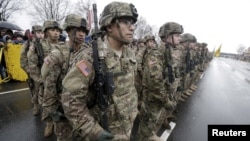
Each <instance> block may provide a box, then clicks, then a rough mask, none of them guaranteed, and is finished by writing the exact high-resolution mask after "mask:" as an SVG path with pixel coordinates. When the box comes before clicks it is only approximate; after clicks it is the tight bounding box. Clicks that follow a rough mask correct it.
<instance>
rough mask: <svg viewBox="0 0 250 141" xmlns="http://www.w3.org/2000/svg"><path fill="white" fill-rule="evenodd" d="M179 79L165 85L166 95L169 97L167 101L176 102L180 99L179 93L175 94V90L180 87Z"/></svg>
mask: <svg viewBox="0 0 250 141" xmlns="http://www.w3.org/2000/svg"><path fill="white" fill-rule="evenodd" d="M180 80H181V79H180V78H176V79H175V81H174V82H173V83H167V87H166V89H167V93H168V95H169V99H170V100H171V101H176V102H178V99H179V97H180V93H177V88H178V86H180Z"/></svg>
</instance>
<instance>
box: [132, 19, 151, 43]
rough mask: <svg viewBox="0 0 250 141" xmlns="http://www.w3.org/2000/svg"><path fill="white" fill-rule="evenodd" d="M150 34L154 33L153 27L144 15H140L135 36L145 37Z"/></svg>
mask: <svg viewBox="0 0 250 141" xmlns="http://www.w3.org/2000/svg"><path fill="white" fill-rule="evenodd" d="M148 34H153V28H152V26H150V25H149V24H148V23H147V21H146V19H145V18H144V17H141V16H140V17H139V18H138V20H137V27H136V29H135V38H138V39H139V38H143V37H144V36H146V35H148Z"/></svg>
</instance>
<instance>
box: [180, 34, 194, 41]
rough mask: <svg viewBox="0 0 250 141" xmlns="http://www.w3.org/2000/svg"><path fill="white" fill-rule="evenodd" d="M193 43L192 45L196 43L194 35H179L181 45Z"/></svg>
mask: <svg viewBox="0 0 250 141" xmlns="http://www.w3.org/2000/svg"><path fill="white" fill-rule="evenodd" d="M187 41H189V42H193V43H196V42H197V39H196V37H195V36H194V35H192V34H190V33H184V34H182V35H181V43H184V42H187Z"/></svg>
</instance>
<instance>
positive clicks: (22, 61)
mask: <svg viewBox="0 0 250 141" xmlns="http://www.w3.org/2000/svg"><path fill="white" fill-rule="evenodd" d="M29 45H30V41H28V42H26V43H25V44H23V47H22V49H21V57H20V65H21V68H22V69H23V70H24V71H25V72H26V73H29V65H28V56H27V55H28V51H29Z"/></svg>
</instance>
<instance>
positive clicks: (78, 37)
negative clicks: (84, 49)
mask: <svg viewBox="0 0 250 141" xmlns="http://www.w3.org/2000/svg"><path fill="white" fill-rule="evenodd" d="M75 30H76V32H75V33H74V30H70V34H69V39H70V40H74V42H75V43H77V44H81V43H83V42H84V40H85V37H86V30H85V29H84V28H75ZM74 34H75V37H74ZM73 38H75V39H73Z"/></svg>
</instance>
